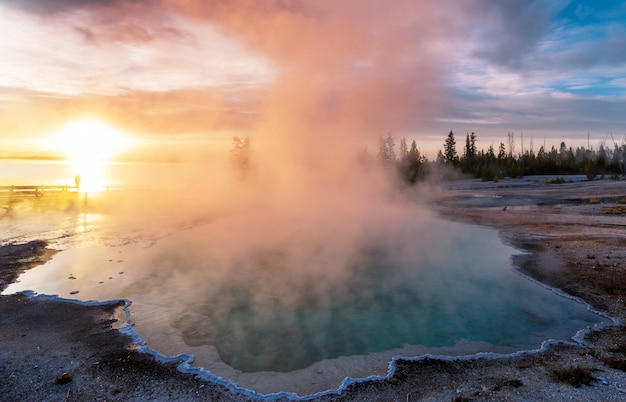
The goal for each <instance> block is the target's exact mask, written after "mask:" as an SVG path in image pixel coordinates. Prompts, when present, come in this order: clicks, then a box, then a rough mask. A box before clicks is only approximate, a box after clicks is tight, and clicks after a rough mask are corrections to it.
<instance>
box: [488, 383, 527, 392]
mask: <svg viewBox="0 0 626 402" xmlns="http://www.w3.org/2000/svg"><path fill="white" fill-rule="evenodd" d="M522 385H524V383H523V382H522V380H507V381H505V382H503V383H501V384H498V385H496V386H495V387H493V391H500V390H501V389H502V388H504V387H513V388H519V387H521V386H522Z"/></svg>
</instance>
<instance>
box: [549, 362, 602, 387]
mask: <svg viewBox="0 0 626 402" xmlns="http://www.w3.org/2000/svg"><path fill="white" fill-rule="evenodd" d="M552 377H553V378H554V380H555V381H558V382H564V383H567V384H569V385H571V386H573V387H576V388H580V386H581V385H587V386H590V385H591V383H592V382H593V381H596V380H597V378H596V377H594V376H593V375H592V374H591V370H590V369H588V368H585V367H580V366H577V367H571V368H569V369H564V370H554V372H553V373H552Z"/></svg>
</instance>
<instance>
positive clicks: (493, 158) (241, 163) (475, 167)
mask: <svg viewBox="0 0 626 402" xmlns="http://www.w3.org/2000/svg"><path fill="white" fill-rule="evenodd" d="M476 140H477V136H476V134H475V133H474V132H472V133H471V134H470V133H467V134H466V137H465V145H464V147H463V148H462V152H461V154H459V152H458V151H457V141H456V138H455V136H454V133H453V132H452V131H450V132H449V133H448V136H447V137H446V139H445V141H444V143H443V149H442V150H439V151H438V152H437V157H436V159H435V160H434V161H429V160H428V158H426V156H425V155H423V154H422V153H421V152H420V150H419V148H418V146H417V143H416V141H415V140H413V141H412V142H411V144H410V145H409V144H408V143H407V141H406V138H404V137H402V138H400V140H399V148H398V149H397V151H396V139H395V138H394V137H393V136H392V135H391V134H387V135H386V136H380V137H379V139H378V149H377V152H376V154H375V155H372V154H371V153H370V152H369V151H368V149H367V148H366V147H364V148H361V149H360V150H359V151H358V153H357V161H358V162H359V164H360V165H361V166H363V167H364V168H367V167H371V166H372V165H373V164H375V163H378V164H380V165H382V166H383V167H384V168H385V169H387V170H388V171H390V172H392V173H394V174H396V175H397V177H399V178H400V179H401V180H402V181H404V182H406V183H408V184H415V183H416V182H418V181H420V180H424V179H425V178H427V177H428V176H430V175H431V173H432V172H433V171H436V170H437V168H438V167H441V166H447V167H451V168H453V169H455V170H459V171H461V172H463V173H466V174H469V175H472V176H474V177H476V178H481V179H483V180H485V181H492V180H493V181H497V180H498V179H500V178H503V177H512V178H515V177H522V176H525V175H569V174H585V175H587V178H588V179H589V180H593V179H595V178H596V177H597V176H598V175H605V174H606V175H610V176H611V177H613V178H618V177H619V175H624V174H625V172H624V157H625V155H626V143H624V142H623V143H622V144H617V143H614V146H613V147H607V146H605V144H604V143H603V144H600V146H599V147H598V148H597V149H594V148H592V147H589V148H588V149H587V148H585V147H577V148H576V149H574V148H572V147H567V146H566V144H565V142H561V144H560V146H559V148H558V149H556V148H555V147H554V146H552V147H551V148H550V149H549V150H547V149H546V148H545V146H543V145H542V146H541V147H539V151H537V152H536V153H535V151H534V149H533V146H532V140H531V146H530V147H529V148H526V149H524V148H523V142H522V150H521V152H516V141H515V135H514V133H508V135H507V142H506V144H505V143H503V142H500V144H499V146H498V148H497V150H496V149H495V148H494V146H493V145H491V146H489V148H487V150H486V151H485V150H484V149H481V150H478V149H477V147H476ZM230 156H231V161H232V163H233V165H234V167H235V169H237V170H238V171H239V173H240V174H241V175H242V176H245V173H246V171H247V170H248V169H249V165H250V157H251V143H250V139H249V138H248V137H246V138H245V139H241V138H239V137H234V138H233V144H232V149H231V155H230Z"/></svg>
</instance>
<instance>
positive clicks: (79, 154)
mask: <svg viewBox="0 0 626 402" xmlns="http://www.w3.org/2000/svg"><path fill="white" fill-rule="evenodd" d="M135 142H136V141H135V140H134V139H133V138H132V137H131V136H129V135H128V134H125V133H123V132H121V131H119V130H117V129H115V128H113V127H111V126H109V125H107V124H106V123H103V122H101V121H99V120H95V119H83V120H77V121H74V122H72V123H70V124H68V125H66V126H64V127H62V128H61V129H60V130H59V131H58V133H57V134H56V135H55V136H54V137H53V138H51V140H50V146H51V148H53V149H54V150H55V151H57V152H61V153H63V154H64V155H66V156H67V157H68V158H69V159H70V161H71V162H72V163H73V164H74V167H75V170H76V175H77V180H76V185H77V187H80V191H83V192H93V191H97V190H99V189H102V188H103V187H105V186H107V185H108V184H110V183H108V180H107V175H106V163H107V162H109V161H110V160H111V158H113V157H115V156H116V155H119V154H120V153H121V152H123V151H125V150H127V149H128V148H130V147H131V146H133V145H134V144H135ZM78 177H80V179H78ZM79 184H80V186H79Z"/></svg>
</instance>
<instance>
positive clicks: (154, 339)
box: [4, 214, 608, 395]
mask: <svg viewBox="0 0 626 402" xmlns="http://www.w3.org/2000/svg"><path fill="white" fill-rule="evenodd" d="M221 225H222V224H221V223H220V222H211V223H207V224H204V225H200V226H196V227H193V228H191V229H187V230H180V231H176V232H172V233H170V234H169V235H167V236H164V237H161V238H158V239H154V238H151V239H148V238H142V237H139V238H136V239H135V240H134V241H132V242H122V243H120V244H119V245H108V246H104V245H99V246H91V247H86V248H78V249H68V250H66V251H62V252H60V253H58V254H57V255H56V256H55V257H54V258H53V259H52V260H51V261H49V262H48V263H46V264H44V265H43V266H41V267H38V268H35V269H32V270H30V271H28V272H26V273H25V274H23V275H22V276H20V278H19V282H17V283H15V284H13V285H11V286H10V287H9V288H7V289H6V291H5V292H4V293H5V294H9V293H15V292H18V291H22V290H33V291H35V292H37V293H40V294H56V295H59V296H61V297H64V298H71V299H75V298H79V299H80V300H108V299H118V298H124V299H129V300H131V301H132V305H131V307H130V313H131V322H132V323H133V324H134V329H135V331H136V332H137V333H138V334H139V335H140V336H141V337H142V339H143V340H144V341H146V342H147V345H148V346H149V347H151V348H153V349H155V350H157V351H159V352H160V353H163V354H165V355H175V354H179V353H191V354H193V355H194V356H195V358H196V362H195V364H196V365H198V366H202V367H204V368H206V369H207V370H209V371H210V372H211V373H213V374H215V375H217V376H220V377H222V378H223V379H225V380H230V381H233V382H235V383H237V384H238V385H239V386H241V387H244V388H248V389H252V390H255V391H257V392H261V393H271V392H278V391H293V392H297V393H299V394H301V395H303V394H309V393H314V392H319V391H323V390H327V389H333V388H337V387H338V386H339V385H340V384H341V381H342V380H343V379H344V378H345V377H346V376H351V377H355V378H356V377H367V376H369V375H374V374H376V375H384V374H385V373H386V370H387V367H388V364H389V362H390V360H391V359H392V357H393V356H396V355H402V356H418V355H421V354H424V353H434V354H443V355H462V354H473V353H478V352H489V351H491V352H503V353H509V352H514V351H518V350H527V349H537V348H539V347H540V346H541V343H542V341H545V340H548V339H562V340H569V339H571V338H572V337H573V336H574V335H575V334H576V332H577V331H579V330H580V329H583V328H586V327H588V326H593V325H595V324H598V323H600V322H606V321H608V320H607V319H606V318H604V317H601V316H599V315H597V314H595V313H593V312H591V311H589V310H588V308H587V307H586V306H585V305H583V304H581V303H579V302H577V301H574V300H571V299H568V298H565V297H562V296H559V295H558V294H556V293H555V292H553V291H551V290H549V289H546V288H545V287H542V286H540V285H539V284H537V283H535V282H533V281H531V280H529V279H528V278H526V277H524V276H522V275H520V274H519V273H518V272H517V271H515V270H514V269H513V267H512V265H511V256H512V255H513V254H516V253H519V250H516V249H513V248H512V247H510V246H508V245H505V244H503V243H502V241H501V239H500V238H499V236H498V233H497V232H496V231H495V230H491V229H487V228H482V227H477V226H472V225H466V224H461V223H455V222H450V221H446V220H443V219H440V218H438V217H436V216H434V215H432V214H420V217H419V219H416V220H415V222H405V224H403V225H391V226H394V227H396V228H395V229H393V232H389V231H388V230H386V229H385V230H381V231H380V232H379V231H378V230H377V229H376V228H375V227H370V228H367V229H365V231H366V232H367V233H368V236H363V237H361V238H359V239H358V240H357V241H355V242H347V243H345V244H344V243H343V242H342V240H338V241H336V242H335V243H333V244H332V245H331V246H329V247H328V246H326V245H325V240H326V239H327V238H328V237H327V236H321V237H320V238H316V239H315V240H313V241H311V239H310V238H307V243H306V244H303V243H302V242H301V241H300V237H299V236H300V234H298V233H289V234H286V235H285V236H283V237H280V238H279V239H280V241H276V238H275V237H272V241H263V240H258V241H256V242H252V243H251V242H249V241H244V240H243V239H241V238H240V237H238V235H237V234H233V233H232V232H229V231H226V230H224V229H225V228H224V227H221ZM346 250H350V251H349V252H347V251H346ZM76 291H78V293H76Z"/></svg>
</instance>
